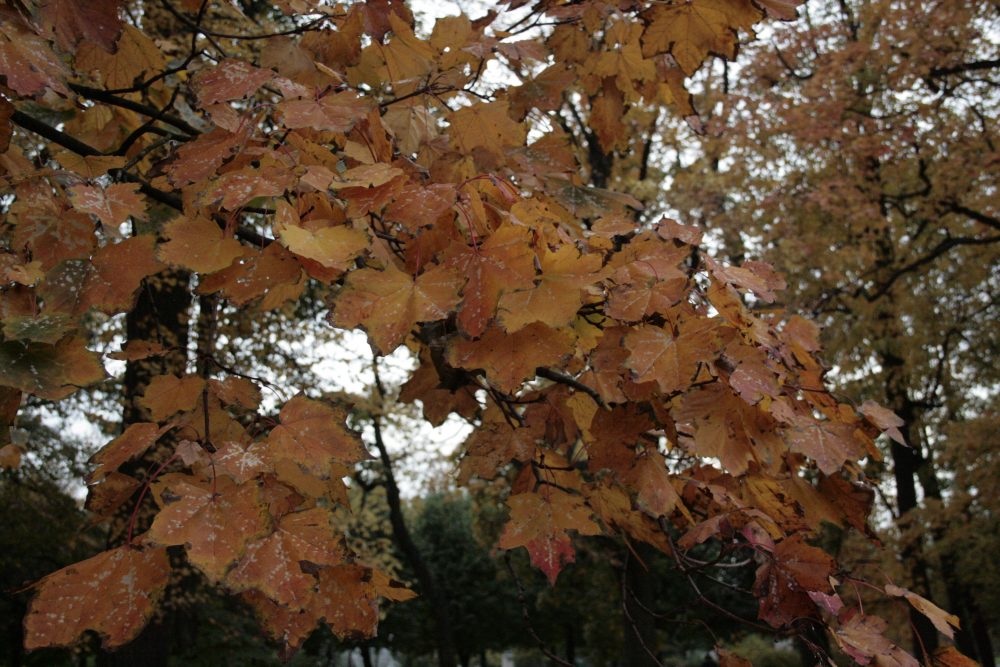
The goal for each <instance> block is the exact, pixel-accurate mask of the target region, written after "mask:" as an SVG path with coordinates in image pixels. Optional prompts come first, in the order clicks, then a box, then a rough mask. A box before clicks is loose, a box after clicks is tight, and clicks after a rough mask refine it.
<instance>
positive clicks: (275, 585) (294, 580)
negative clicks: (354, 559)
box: [226, 507, 347, 608]
mask: <svg viewBox="0 0 1000 667" xmlns="http://www.w3.org/2000/svg"><path fill="white" fill-rule="evenodd" d="M346 556H347V553H346V551H345V546H344V543H343V540H342V539H341V538H340V537H338V536H337V535H335V533H334V531H333V527H332V526H331V524H330V516H329V513H328V512H327V511H326V510H324V509H321V508H319V507H315V508H312V509H307V510H303V511H301V512H292V513H290V514H286V515H285V516H283V517H281V519H280V520H279V521H278V523H277V525H276V526H275V529H274V532H273V533H271V534H270V535H268V536H267V537H265V538H263V539H261V540H258V541H256V542H252V543H251V544H250V545H248V546H247V550H246V554H245V555H244V556H243V557H242V558H241V559H240V561H239V562H238V563H237V564H236V566H235V567H234V568H233V569H232V570H231V571H230V572H229V574H228V575H227V576H226V584H227V585H228V586H230V587H232V588H233V589H234V590H237V591H242V590H250V589H256V590H259V591H261V592H262V593H264V594H265V595H267V596H268V597H269V598H271V599H272V600H274V601H275V602H278V603H279V604H285V605H289V606H291V607H297V608H304V607H305V606H306V605H308V604H309V599H310V596H311V593H312V590H313V588H314V587H315V586H316V583H317V582H316V577H315V576H313V575H312V574H309V573H307V572H305V571H303V567H305V566H307V565H308V564H312V565H336V564H338V563H342V562H344V559H345V557H346Z"/></svg>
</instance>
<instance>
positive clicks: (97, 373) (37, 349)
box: [0, 336, 105, 400]
mask: <svg viewBox="0 0 1000 667" xmlns="http://www.w3.org/2000/svg"><path fill="white" fill-rule="evenodd" d="M104 378H105V372H104V366H103V365H101V362H100V360H99V358H98V356H97V355H96V354H94V353H93V352H91V351H90V350H88V349H87V348H86V346H85V345H84V342H83V341H82V340H80V339H79V338H74V337H71V336H67V337H66V338H63V339H62V340H60V341H59V342H58V343H56V344H55V345H46V344H44V343H27V344H24V343H21V342H18V341H9V342H3V343H0V385H4V386H8V387H15V388H17V389H20V390H21V391H23V392H25V393H28V394H34V395H35V396H38V397H40V398H45V399H49V400H58V399H60V398H65V397H66V396H69V395H70V394H72V393H73V392H75V391H76V390H77V389H79V388H80V387H85V386H87V385H89V384H93V383H95V382H99V381H101V380H103V379H104Z"/></svg>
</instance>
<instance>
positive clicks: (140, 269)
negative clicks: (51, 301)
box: [72, 234, 164, 315]
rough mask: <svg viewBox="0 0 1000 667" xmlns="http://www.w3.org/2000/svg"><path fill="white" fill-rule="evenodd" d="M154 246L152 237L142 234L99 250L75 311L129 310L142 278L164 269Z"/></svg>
mask: <svg viewBox="0 0 1000 667" xmlns="http://www.w3.org/2000/svg"><path fill="white" fill-rule="evenodd" d="M155 244H156V239H155V238H154V237H153V236H152V235H150V234H142V235H140V236H131V237H129V238H127V239H124V240H122V241H119V242H118V243H112V244H108V245H106V246H104V247H102V248H100V249H99V250H98V251H97V252H96V253H94V256H93V257H92V258H91V260H90V263H91V266H92V270H91V271H89V272H88V274H87V277H86V278H85V279H84V281H83V284H82V290H81V292H80V295H79V301H78V303H77V304H76V306H75V307H74V308H73V310H72V312H74V313H76V314H82V313H84V312H86V311H87V309H89V308H97V309H98V310H100V311H101V312H104V313H107V314H109V315H110V314H113V313H120V312H124V311H126V310H129V308H130V307H131V306H132V303H133V301H134V297H135V293H136V291H137V290H138V289H139V286H140V285H141V284H142V281H143V279H145V278H147V277H148V276H151V275H153V274H155V273H158V272H159V271H161V270H162V269H163V268H164V266H163V264H161V263H160V261H159V260H158V259H157V258H156V254H155Z"/></svg>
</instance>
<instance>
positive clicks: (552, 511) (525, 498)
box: [500, 486, 601, 586]
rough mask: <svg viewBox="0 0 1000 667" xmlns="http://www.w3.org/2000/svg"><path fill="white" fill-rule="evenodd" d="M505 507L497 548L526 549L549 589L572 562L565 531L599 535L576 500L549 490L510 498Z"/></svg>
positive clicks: (580, 503) (571, 546)
mask: <svg viewBox="0 0 1000 667" xmlns="http://www.w3.org/2000/svg"><path fill="white" fill-rule="evenodd" d="M507 505H508V507H510V519H509V521H508V522H507V525H506V527H505V528H504V531H503V534H502V535H501V536H500V548H501V549H516V548H517V547H524V548H526V549H527V550H528V554H529V555H530V556H531V564H532V565H534V566H535V567H537V568H539V569H540V570H542V571H543V572H544V573H545V576H547V577H548V578H549V583H550V584H552V585H553V586H554V585H555V583H556V578H557V577H558V576H559V573H560V572H561V571H562V569H563V568H564V567H565V566H566V565H567V564H568V563H572V562H573V561H574V560H575V559H576V552H575V551H574V549H573V544H572V542H571V541H570V538H569V535H568V534H567V532H566V531H569V530H574V531H576V532H577V533H579V534H580V535H597V534H598V533H600V532H601V529H600V527H599V526H598V525H597V524H596V523H594V521H593V520H592V519H591V518H590V510H589V509H588V508H587V507H586V506H585V505H584V503H583V500H582V499H581V498H580V497H579V496H574V495H570V494H568V493H565V492H563V491H560V490H558V489H556V488H554V487H551V486H542V487H541V488H539V489H538V491H537V492H534V493H521V494H518V495H515V496H511V497H510V498H508V499H507Z"/></svg>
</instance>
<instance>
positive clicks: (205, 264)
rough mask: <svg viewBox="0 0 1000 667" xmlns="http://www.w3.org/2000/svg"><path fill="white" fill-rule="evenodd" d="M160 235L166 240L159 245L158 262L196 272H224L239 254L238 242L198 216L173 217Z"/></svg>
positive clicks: (240, 251)
mask: <svg viewBox="0 0 1000 667" xmlns="http://www.w3.org/2000/svg"><path fill="white" fill-rule="evenodd" d="M163 234H164V236H166V237H167V239H168V241H167V242H166V243H164V244H162V245H160V251H159V257H160V259H161V260H162V261H164V262H166V263H167V264H171V265H173V266H180V267H183V268H185V269H191V270H192V271H197V272H198V273H213V272H215V271H220V270H222V269H225V268H226V267H228V266H229V265H230V264H232V263H233V260H235V259H237V258H238V257H240V256H241V255H242V254H243V247H242V246H241V245H240V242H239V241H237V240H236V239H234V238H231V237H227V236H226V234H225V232H224V231H223V230H222V229H219V226H218V225H216V224H215V223H214V222H212V221H211V220H208V219H206V218H202V217H196V218H187V217H184V216H179V217H177V218H174V220H172V221H171V222H168V223H167V224H166V225H165V226H164V228H163Z"/></svg>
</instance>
